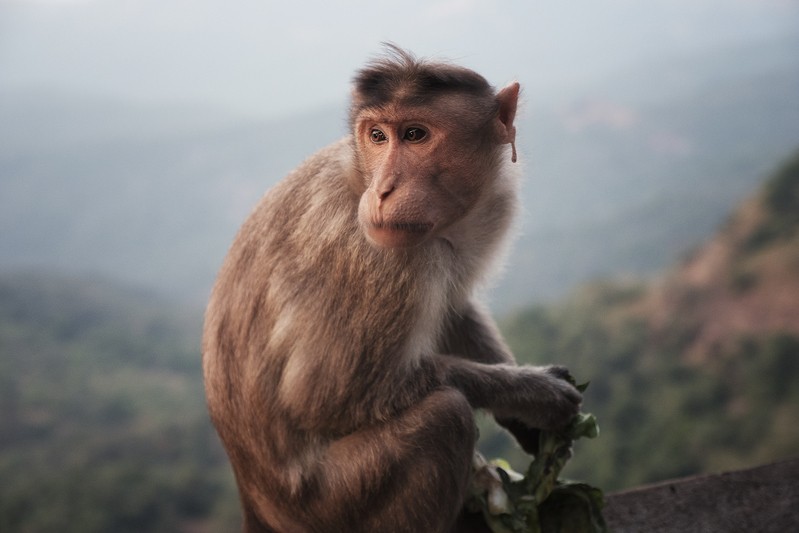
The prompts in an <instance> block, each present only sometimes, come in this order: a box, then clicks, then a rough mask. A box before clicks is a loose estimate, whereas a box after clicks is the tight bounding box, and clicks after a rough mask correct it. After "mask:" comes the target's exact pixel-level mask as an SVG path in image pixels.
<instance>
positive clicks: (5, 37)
mask: <svg viewBox="0 0 799 533" xmlns="http://www.w3.org/2000/svg"><path fill="white" fill-rule="evenodd" d="M798 30H799V0H772V1H769V0H568V1H565V2H557V1H554V0H553V1H549V2H542V1H530V0H519V1H486V0H439V1H436V0H424V1H421V0H405V1H403V2H375V1H368V2H367V1H356V0H344V1H338V2H334V1H330V0H327V1H316V0H304V1H284V2H274V1H268V0H224V1H223V0H213V1H212V0H0V88H9V87H11V88H17V89H18V88H23V89H24V88H29V87H37V88H42V87H44V88H53V89H58V90H69V91H72V92H77V93H87V94H89V95H103V96H112V97H121V98H125V99H135V100H139V101H145V102H162V101H181V102H191V103H194V102H197V103H208V104H213V105H218V106H221V107H225V108H228V109H232V110H236V111H239V112H243V113H248V114H261V115H281V114H288V113H291V112H294V111H296V110H299V109H303V108H308V107H318V106H321V105H325V104H327V103H330V102H334V101H335V102H337V101H340V100H341V99H343V98H344V97H345V96H346V94H347V92H348V85H349V80H350V77H351V76H352V73H353V71H354V70H355V69H356V68H357V67H358V66H359V65H361V64H362V63H363V62H364V60H366V59H368V58H369V57H371V56H373V55H374V54H376V53H378V52H379V50H380V45H379V43H380V42H381V41H393V42H396V43H397V44H400V45H401V46H404V47H407V48H409V49H411V50H413V51H414V52H416V53H417V54H419V55H423V56H427V55H435V56H441V57H446V58H451V59H455V60H457V61H458V62H460V63H462V64H465V65H467V66H471V67H473V68H475V69H476V70H478V71H480V72H481V73H483V74H484V75H486V77H487V78H488V79H489V80H490V81H491V82H493V83H494V84H496V85H502V84H503V83H505V82H507V81H510V80H512V79H515V78H520V79H521V81H522V82H523V83H524V84H525V85H526V87H527V88H528V91H530V90H532V91H533V92H535V91H539V90H540V91H543V90H553V89H557V88H558V87H562V86H566V85H569V84H573V83H574V82H579V81H581V80H584V79H585V80H588V79H592V78H596V77H600V76H603V75H609V73H612V72H613V71H614V69H618V68H623V67H625V66H627V65H629V64H632V63H634V62H636V61H640V60H641V59H644V58H648V57H663V56H668V55H672V54H680V53H690V52H691V51H692V50H695V49H697V48H699V47H712V46H718V45H723V44H727V43H735V42H742V41H744V42H745V41H751V40H758V39H762V38H763V37H764V36H767V35H768V34H774V33H790V32H793V33H796V32H797V31H798Z"/></svg>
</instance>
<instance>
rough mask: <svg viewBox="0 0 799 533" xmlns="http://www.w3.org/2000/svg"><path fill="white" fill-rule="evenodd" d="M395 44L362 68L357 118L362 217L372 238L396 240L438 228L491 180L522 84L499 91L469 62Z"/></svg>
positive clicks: (427, 235) (424, 236)
mask: <svg viewBox="0 0 799 533" xmlns="http://www.w3.org/2000/svg"><path fill="white" fill-rule="evenodd" d="M390 52H391V53H390V55H389V57H387V58H386V59H382V60H379V61H376V62H374V63H371V64H369V65H367V67H366V68H364V69H363V70H361V71H360V72H359V73H358V75H357V76H356V78H355V87H354V90H353V99H352V108H351V112H350V124H351V129H352V135H353V140H354V144H355V153H356V157H357V165H358V170H359V172H360V175H359V179H360V182H359V184H358V187H359V192H360V193H361V199H360V204H359V208H358V220H359V222H360V225H361V227H362V228H363V230H364V232H365V234H366V236H367V238H368V239H369V241H371V242H372V243H374V244H376V245H378V246H381V247H386V248H397V247H409V246H416V245H418V244H421V243H423V242H427V241H429V240H431V239H433V238H436V237H439V236H441V235H442V232H443V231H444V230H446V229H447V228H448V227H450V226H451V225H452V224H454V223H455V222H457V221H458V220H459V219H461V218H462V217H464V216H466V214H467V213H469V211H470V210H471V208H472V207H473V206H474V205H475V204H476V203H477V201H478V200H479V199H480V195H481V194H483V193H484V192H485V191H487V190H489V189H490V187H491V182H492V181H493V180H495V179H497V177H498V175H499V172H498V170H497V169H498V168H499V164H498V163H499V157H501V156H502V155H503V154H505V153H506V151H505V149H504V145H506V144H509V143H510V144H511V145H513V143H514V141H515V135H516V129H515V127H514V125H513V120H514V117H515V114H516V103H517V99H518V95H519V84H518V83H512V84H511V85H509V86H508V87H506V88H505V89H502V90H501V91H499V93H495V92H494V90H493V88H492V87H491V86H490V85H489V84H488V82H487V81H486V80H485V79H484V78H483V77H482V76H480V75H479V74H477V73H475V72H473V71H471V70H469V69H465V68H462V67H458V66H454V65H448V64H441V63H427V62H423V61H418V60H416V59H415V58H414V57H413V56H411V55H410V54H408V53H406V52H404V51H402V50H400V49H398V48H396V47H390ZM514 160H515V147H514Z"/></svg>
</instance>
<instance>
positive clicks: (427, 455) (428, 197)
mask: <svg viewBox="0 0 799 533" xmlns="http://www.w3.org/2000/svg"><path fill="white" fill-rule="evenodd" d="M398 80H399V81H398ZM480 80H482V82H480ZM481 84H484V86H483V85H481ZM355 85H356V91H355V94H354V96H353V111H352V112H353V115H352V125H353V133H352V135H351V136H350V137H348V138H346V139H344V140H342V141H340V142H338V143H335V144H333V145H331V146H329V147H327V148H325V149H323V150H322V151H320V152H319V153H317V154H316V155H314V156H312V157H311V158H310V159H309V160H307V161H306V162H305V163H303V165H301V166H300V167H299V168H297V169H296V170H295V171H294V172H292V173H291V174H290V175H289V176H288V177H287V178H286V179H285V180H283V181H282V182H281V183H280V184H278V185H277V186H276V187H274V188H273V189H272V190H271V191H269V192H268V193H267V194H266V195H265V196H264V198H263V199H262V200H261V202H260V203H259V204H258V206H257V207H256V209H255V211H254V212H253V214H252V215H251V216H250V217H249V219H248V220H247V221H246V222H245V223H244V225H243V226H242V228H241V230H240V232H239V234H238V236H237V237H236V240H235V241H234V243H233V245H232V247H231V249H230V252H229V254H228V257H227V259H226V261H225V263H224V265H223V267H222V269H221V271H220V273H219V277H218V279H217V283H216V286H215V287H214V290H213V293H212V296H211V300H210V303H209V305H208V310H207V314H206V323H205V331H204V338H203V361H204V372H205V380H206V390H207V397H208V405H209V409H210V412H211V416H212V419H213V421H214V423H215V425H216V427H217V429H218V431H219V434H220V436H221V438H222V441H223V443H224V445H225V447H226V449H227V451H228V454H229V456H230V459H231V463H232V465H233V469H234V472H235V474H236V480H237V483H238V486H239V491H240V495H241V499H242V505H243V507H244V516H245V530H246V531H250V532H255V531H279V532H294V531H319V532H327V531H330V532H337V531H353V532H356V531H384V532H386V531H388V532H390V531H414V532H416V531H419V532H421V531H424V532H439V531H449V530H451V529H452V527H453V524H455V521H456V518H457V517H458V514H459V513H460V510H461V505H462V502H463V498H464V494H465V489H466V486H467V483H468V479H469V476H470V465H471V458H472V454H473V449H474V440H475V429H474V420H473V409H476V408H485V409H489V410H491V411H492V412H493V413H495V415H497V416H498V417H499V418H500V419H502V420H503V421H506V423H507V424H508V425H509V427H511V429H512V430H514V428H516V429H518V431H516V433H517V434H518V435H526V433H525V432H528V431H530V428H535V427H555V426H559V425H562V424H564V423H565V422H567V421H568V420H569V418H570V417H571V416H572V415H573V414H574V413H575V412H576V410H577V408H578V405H579V401H580V395H579V393H577V391H576V390H574V389H573V388H572V387H571V386H570V385H569V384H568V383H566V382H565V381H563V380H561V379H559V372H560V370H559V369H557V368H536V367H529V366H521V367H519V366H516V365H515V363H514V362H513V357H512V356H511V354H510V352H509V351H508V349H507V347H506V346H505V344H504V343H503V341H502V340H501V338H500V336H499V334H498V332H497V330H496V327H495V326H494V325H493V322H492V321H491V319H490V318H489V317H488V316H487V314H486V313H485V312H484V311H482V309H481V308H480V306H479V305H478V304H476V303H475V302H474V301H473V297H472V292H473V290H474V287H475V286H476V285H477V284H479V283H480V281H481V280H483V279H484V278H485V276H486V275H488V274H489V272H490V271H491V267H492V265H493V263H494V262H495V259H496V257H497V256H498V255H499V252H500V250H501V248H502V244H503V242H504V236H505V234H506V233H507V231H508V228H509V226H510V224H511V220H512V216H513V213H514V211H515V206H516V187H517V183H516V182H517V178H516V175H515V173H514V172H513V171H512V170H511V169H510V168H509V165H508V163H507V162H506V159H505V158H506V157H507V152H506V151H505V149H504V144H507V143H511V142H513V140H514V135H515V129H513V124H512V122H513V116H514V114H515V106H516V94H518V85H516V86H515V87H511V88H510V89H506V90H505V91H504V92H500V93H498V94H495V93H494V91H493V89H491V88H490V87H489V86H488V84H487V83H485V80H483V79H482V78H481V77H480V76H479V75H477V74H475V73H473V72H471V71H468V70H466V69H462V68H460V67H455V66H451V65H446V66H442V65H440V64H427V63H424V62H420V61H416V60H415V59H413V58H412V56H410V55H409V54H406V53H405V52H401V51H399V50H395V54H394V57H393V58H388V59H386V60H383V61H381V62H378V63H374V64H371V65H369V66H368V67H367V68H366V69H365V70H364V71H363V72H361V73H360V74H359V77H358V78H356V84H355ZM410 126H415V127H422V128H424V130H425V131H426V133H427V137H425V139H423V140H422V141H421V142H418V143H409V142H404V141H403V140H402V135H403V132H404V131H406V129H407V128H408V127H410ZM376 127H380V128H383V129H385V130H386V134H387V136H388V142H386V143H383V144H375V143H371V142H370V141H369V139H370V137H369V131H370V130H371V129H373V128H376ZM445 354H446V355H445ZM520 438H522V439H524V438H526V437H520ZM522 444H523V445H525V444H529V443H525V442H522Z"/></svg>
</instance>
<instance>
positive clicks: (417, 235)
mask: <svg viewBox="0 0 799 533" xmlns="http://www.w3.org/2000/svg"><path fill="white" fill-rule="evenodd" d="M433 226H434V225H433V224H432V223H428V222H373V223H372V224H370V225H369V226H367V232H366V233H367V235H368V236H369V238H370V239H371V240H372V242H373V243H375V244H377V245H379V246H382V247H384V248H407V247H410V246H416V245H417V244H419V243H421V242H422V241H424V240H425V239H426V237H427V236H428V234H429V233H430V231H431V230H432V229H433Z"/></svg>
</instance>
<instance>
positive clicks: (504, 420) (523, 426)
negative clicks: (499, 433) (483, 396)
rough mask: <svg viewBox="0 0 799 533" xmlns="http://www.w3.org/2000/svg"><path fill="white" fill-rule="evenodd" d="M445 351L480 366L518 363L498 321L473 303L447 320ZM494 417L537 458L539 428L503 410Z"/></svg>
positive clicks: (561, 374)
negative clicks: (482, 364) (502, 334)
mask: <svg viewBox="0 0 799 533" xmlns="http://www.w3.org/2000/svg"><path fill="white" fill-rule="evenodd" d="M441 352H442V353H447V354H453V355H455V356H459V357H464V358H466V359H469V360H471V361H475V362H479V363H487V364H498V363H506V364H515V359H514V357H513V354H512V353H511V351H510V349H509V348H508V347H507V345H506V344H505V341H504V340H503V339H502V336H501V335H500V333H499V330H498V329H497V326H496V324H495V322H494V320H493V319H492V318H491V316H490V315H489V314H488V313H487V312H486V311H484V310H483V309H481V308H480V307H478V306H476V305H474V304H471V303H470V304H469V305H468V306H467V307H466V308H465V309H464V310H462V311H461V312H460V313H455V312H451V313H450V315H449V316H448V317H447V327H446V330H445V333H444V337H443V342H442V350H441ZM550 372H551V373H552V374H553V375H555V376H557V377H560V378H566V377H567V375H568V372H567V371H566V370H565V369H561V368H559V367H551V368H550ZM473 405H474V404H473ZM494 418H495V419H496V421H497V423H498V424H500V425H501V426H503V427H504V428H505V429H507V430H508V431H509V432H510V433H511V434H512V435H513V437H514V438H515V439H516V441H517V442H518V443H519V445H520V446H521V447H522V449H524V451H525V452H527V453H530V454H533V455H535V454H536V453H537V452H538V440H539V439H538V435H539V430H538V429H537V427H535V426H531V425H528V424H527V423H525V422H523V421H522V420H521V419H520V418H519V417H517V416H513V415H512V414H508V413H503V412H502V411H495V412H494Z"/></svg>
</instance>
